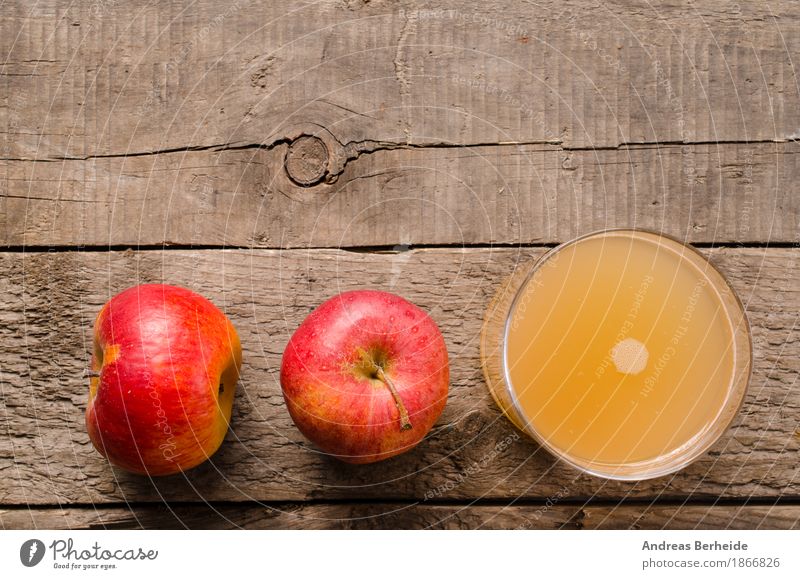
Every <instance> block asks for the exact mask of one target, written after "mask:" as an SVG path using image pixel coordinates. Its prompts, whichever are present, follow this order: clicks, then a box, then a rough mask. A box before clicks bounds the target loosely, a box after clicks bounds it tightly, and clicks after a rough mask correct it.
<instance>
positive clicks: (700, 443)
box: [501, 227, 753, 481]
mask: <svg viewBox="0 0 800 579" xmlns="http://www.w3.org/2000/svg"><path fill="white" fill-rule="evenodd" d="M614 233H621V234H624V233H630V234H633V235H632V236H631V238H632V239H637V237H636V236H637V235H642V236H643V237H642V238H639V239H643V238H644V236H653V237H655V238H658V239H663V240H666V241H669V242H672V243H674V244H676V245H677V246H678V247H681V248H684V249H689V250H690V251H691V252H692V253H693V254H694V255H695V256H696V257H699V258H700V260H702V261H701V263H705V264H707V265H708V266H710V268H711V270H712V272H714V273H715V274H716V275H717V276H719V279H720V280H721V281H722V284H724V286H725V287H726V288H727V290H728V291H727V294H728V295H729V296H731V297H732V298H733V303H732V304H727V303H726V301H725V299H724V297H723V296H722V295H721V293H720V288H719V287H718V286H719V284H718V283H717V282H715V281H714V280H713V279H712V278H710V277H709V275H708V273H707V272H703V275H704V276H705V277H706V279H707V281H708V283H709V286H710V287H712V288H713V289H714V291H715V292H716V293H717V296H718V299H719V302H720V304H721V305H722V306H723V310H724V313H725V317H726V319H727V321H728V323H729V324H730V327H731V345H730V347H731V349H733V351H734V352H733V353H734V361H733V369H732V372H731V378H730V381H729V383H728V384H727V393H726V397H725V400H724V402H723V403H722V405H721V407H720V410H719V413H718V414H717V416H716V417H715V418H714V419H713V421H711V423H709V425H708V426H707V427H706V428H705V429H703V430H700V431H698V433H697V434H696V435H695V437H694V438H692V439H690V440H689V441H688V442H686V443H684V444H683V445H681V446H679V447H677V448H676V449H674V450H672V451H670V452H669V453H665V454H662V455H660V456H657V457H655V458H651V459H646V460H641V461H635V462H630V463H620V464H615V465H609V470H603V469H602V468H593V467H590V466H587V464H585V463H582V462H581V461H580V460H578V459H576V458H575V457H574V456H572V455H570V454H569V453H567V452H565V451H562V450H559V449H558V448H556V447H555V446H553V445H552V444H550V443H549V442H548V441H547V440H546V439H545V437H544V436H542V435H541V434H539V432H538V431H537V430H536V428H534V427H533V423H532V421H531V420H529V419H527V417H526V415H525V413H524V412H523V411H522V407H521V404H520V402H519V399H518V398H517V395H516V392H515V391H514V388H513V385H512V381H511V376H510V373H509V372H510V369H509V364H508V336H509V329H510V326H511V319H512V317H513V314H514V311H515V309H516V307H517V304H518V301H519V299H520V297H521V296H522V295H523V294H524V292H525V290H526V288H527V287H528V284H529V283H530V281H531V279H532V278H533V276H534V275H535V274H536V272H537V271H539V270H540V268H541V267H542V266H543V265H544V264H545V263H547V261H548V260H549V259H551V258H552V257H553V256H554V255H556V254H558V253H560V252H561V251H562V250H564V249H566V248H568V247H571V246H573V245H575V244H576V243H579V242H581V241H583V240H585V239H588V238H594V237H603V236H606V235H609V234H614ZM684 259H685V258H684ZM731 306H732V307H733V310H732V307H731ZM734 317H735V318H738V319H736V320H734ZM739 319H740V320H741V322H743V324H738V325H737V324H735V323H734V322H735V321H736V322H738V321H739ZM742 334H743V335H744V337H746V339H747V347H746V349H745V351H744V353H745V355H746V360H744V366H742V361H741V360H739V359H738V358H739V355H738V352H737V340H740V339H741V337H742ZM501 340H502V341H501V346H502V348H501V353H502V358H501V367H502V379H503V382H504V383H505V388H506V390H507V394H508V396H509V399H510V402H511V405H512V407H513V409H514V411H515V412H516V413H517V415H518V416H519V417H520V418H522V419H524V420H523V421H522V422H523V425H524V427H523V425H520V424H517V426H518V427H520V428H521V429H522V430H523V432H525V433H526V434H527V435H528V436H530V437H531V438H533V439H534V440H535V441H536V442H537V443H538V444H539V445H540V446H542V447H543V448H545V449H546V450H547V451H548V452H549V453H550V454H551V455H553V456H554V457H555V458H557V459H558V460H559V461H561V462H563V463H565V464H567V465H569V466H570V467H572V468H575V469H577V470H579V471H581V472H584V473H587V474H590V475H593V476H596V477H600V478H604V479H609V480H619V481H638V480H648V479H653V478H658V477H661V476H665V475H668V474H672V473H675V472H677V471H679V470H681V469H683V468H685V467H686V466H688V465H689V464H691V463H692V462H694V461H696V460H697V459H698V458H700V457H701V456H703V455H704V454H705V453H706V452H707V451H708V450H709V449H710V448H711V447H712V446H713V445H714V444H715V443H716V442H717V441H718V440H719V439H720V438H721V437H722V435H723V434H724V433H725V432H726V431H727V430H728V428H730V426H731V424H732V423H733V421H734V419H735V418H736V416H737V415H738V414H739V411H740V410H741V407H742V405H743V404H744V399H745V396H746V394H747V390H748V388H749V386H750V381H751V379H752V374H753V338H752V332H751V327H750V320H749V318H748V316H747V311H746V310H745V307H744V304H743V303H742V301H741V299H740V298H739V295H738V294H737V293H736V290H735V289H734V288H733V286H732V285H731V283H730V281H729V280H728V278H727V277H726V276H725V274H724V273H722V272H721V271H720V270H719V269H718V268H717V267H716V266H715V265H714V264H713V263H712V262H711V260H709V259H708V258H707V257H706V256H705V255H703V253H701V252H700V251H699V250H698V249H697V248H696V247H693V246H692V245H691V244H689V243H687V242H684V241H681V240H680V239H678V238H677V237H675V236H673V235H670V234H666V233H660V232H656V231H652V230H649V229H644V228H634V227H614V228H607V229H600V230H597V231H592V232H589V233H584V234H582V235H579V236H577V237H574V238H572V239H570V240H568V241H565V242H563V243H560V244H558V245H557V246H555V247H552V248H550V249H549V250H548V251H547V252H545V253H544V254H543V255H541V256H540V257H539V258H538V259H536V260H535V261H534V263H533V265H532V266H531V268H530V271H528V272H527V273H526V274H525V276H524V279H523V281H522V283H521V284H520V286H519V287H518V288H517V290H516V292H515V294H514V297H513V299H512V300H511V303H510V305H509V308H508V312H506V315H505V320H504V321H503V330H502V334H501ZM512 422H514V423H515V424H516V421H513V420H512ZM670 458H671V460H665V459H670ZM585 462H588V463H591V461H585ZM612 469H613V470H619V471H623V472H612ZM637 469H639V470H637Z"/></svg>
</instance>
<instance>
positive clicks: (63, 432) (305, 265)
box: [0, 248, 800, 505]
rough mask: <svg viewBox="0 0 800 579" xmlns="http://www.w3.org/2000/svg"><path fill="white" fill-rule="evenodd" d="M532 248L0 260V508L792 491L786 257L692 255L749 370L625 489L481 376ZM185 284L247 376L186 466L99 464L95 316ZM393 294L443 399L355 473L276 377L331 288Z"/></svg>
mask: <svg viewBox="0 0 800 579" xmlns="http://www.w3.org/2000/svg"><path fill="white" fill-rule="evenodd" d="M542 251H543V250H541V249H529V250H516V249H508V248H506V249H485V250H449V249H438V250H433V249H431V250H417V251H408V252H403V253H397V254H377V253H359V252H352V251H335V250H313V251H302V250H297V251H272V250H256V251H247V250H236V251H234V250H228V251H217V250H215V251H182V250H181V251H177V250H173V251H163V252H161V251H145V252H138V253H137V252H133V251H125V252H99V253H93V252H77V253H76V252H58V253H46V252H45V253H33V254H31V253H6V254H0V267H2V269H3V271H5V272H7V273H6V275H5V276H4V277H3V278H2V279H0V342H2V343H3V344H8V345H9V346H13V347H7V348H4V350H3V352H2V354H0V396H2V399H3V417H2V418H3V425H4V428H5V433H4V436H2V437H0V459H2V460H0V469H2V471H3V477H2V479H0V504H6V505H12V504H18V505H25V504H51V505H53V504H59V505H60V504H65V503H66V504H69V503H83V504H95V503H108V502H112V503H113V502H120V501H122V500H129V501H142V502H149V501H158V502H160V501H162V500H171V501H248V500H265V501H266V500H268V501H303V500H308V499H333V498H337V499H353V498H356V497H360V498H369V499H374V500H383V501H391V500H392V499H396V498H404V499H411V500H418V501H423V502H426V501H431V500H439V499H442V498H445V499H464V500H467V499H476V498H506V499H508V498H517V497H528V498H540V499H546V498H549V497H555V496H561V497H564V496H568V497H605V498H623V497H639V498H643V497H646V498H654V499H658V498H675V497H685V496H691V497H695V498H697V497H701V498H702V497H708V498H716V497H740V498H741V497H753V496H762V497H784V498H787V497H789V498H798V497H800V481H798V477H797V474H798V467H797V460H796V457H797V451H798V450H800V435H799V434H798V430H797V411H798V408H800V391H798V389H797V376H798V373H799V372H800V362H799V360H800V356H798V352H797V348H798V344H800V340H798V329H797V319H798V311H800V284H798V280H799V279H800V251H798V250H797V249H789V248H785V249H778V248H766V249H758V248H749V249H748V248H722V249H714V250H706V253H707V254H708V255H710V256H711V258H712V259H713V260H714V261H715V262H716V263H717V264H718V265H719V267H720V268H721V269H722V270H723V271H724V272H725V273H727V275H728V276H729V277H730V279H731V281H732V283H733V285H734V286H735V288H736V289H737V290H738V292H739V294H740V296H741V298H742V300H743V301H744V303H745V304H746V306H747V309H748V313H749V316H750V320H751V323H752V325H753V339H754V348H755V355H754V361H755V372H754V376H753V380H752V383H751V388H750V390H749V393H748V396H747V399H746V402H745V405H744V407H743V410H742V412H741V414H740V415H739V416H738V418H737V420H736V422H735V424H734V426H733V427H732V428H731V430H730V431H729V432H728V433H727V434H726V435H725V436H724V437H723V439H721V440H720V441H719V442H718V443H717V444H716V445H715V446H714V447H713V449H712V451H711V452H710V453H709V454H708V455H707V456H705V457H703V458H702V459H701V460H699V461H698V462H696V463H695V464H693V465H692V466H690V467H688V468H687V469H685V470H683V471H681V472H680V473H678V474H676V475H674V476H671V477H665V478H661V479H656V480H654V481H645V482H640V483H635V484H628V483H618V482H606V481H602V480H599V479H593V478H590V477H587V476H577V475H576V474H575V473H574V472H573V471H572V470H570V469H569V468H567V467H565V466H563V465H560V464H557V463H555V462H554V460H553V459H552V458H551V457H550V456H549V455H547V453H545V452H544V451H542V450H541V449H539V448H537V447H536V445H535V444H534V443H533V442H530V441H528V440H526V439H524V438H520V437H518V436H517V434H516V432H515V430H514V429H513V427H512V426H511V425H510V423H508V421H506V420H505V419H504V418H502V417H501V416H500V414H499V412H498V410H497V409H496V408H495V407H494V405H493V404H492V402H491V401H490V396H489V394H488V392H487V390H486V387H485V386H484V383H483V378H482V375H481V371H480V365H479V364H480V363H479V355H478V335H479V331H480V327H481V321H482V316H483V312H484V309H485V307H486V305H487V303H488V301H489V300H490V298H491V296H492V295H493V293H494V292H495V291H496V289H497V288H498V287H499V285H500V283H501V281H502V280H503V279H504V278H505V277H506V275H507V274H508V273H509V272H511V271H512V269H513V268H514V267H515V266H516V265H518V264H520V263H521V261H522V260H527V259H529V258H531V257H534V256H538V255H541V254H542ZM156 281H159V282H160V281H165V282H169V283H178V284H181V285H185V286H188V287H191V288H193V289H195V290H197V291H200V292H201V293H203V294H204V295H207V296H208V297H209V298H210V299H212V300H214V301H215V303H217V304H218V305H220V307H222V308H224V310H225V311H226V312H227V313H228V315H229V316H230V317H231V318H232V320H233V321H234V323H235V325H236V326H237V328H238V329H239V331H240V335H241V337H242V342H243V344H244V349H245V361H246V362H245V369H244V374H243V377H242V381H241V385H240V390H239V393H238V394H237V400H236V404H235V412H234V417H233V422H232V429H231V432H230V433H229V435H228V437H227V440H226V442H225V444H224V445H223V447H222V448H221V450H220V451H219V452H218V453H217V454H216V455H215V456H214V457H213V460H212V461H211V462H208V463H206V464H204V465H202V466H200V467H198V468H197V469H194V470H192V471H190V472H188V473H186V474H185V475H181V476H175V477H170V478H166V479H159V480H155V481H151V480H148V479H147V478H142V477H137V476H132V475H128V474H126V473H123V472H120V471H116V470H112V469H111V468H109V466H108V465H107V464H106V463H105V462H104V461H103V459H102V458H101V457H100V456H99V455H98V454H97V453H96V452H95V451H94V450H93V449H92V447H91V444H90V443H89V440H88V437H87V435H86V432H85V429H84V424H83V412H84V408H85V400H86V395H87V384H86V383H85V382H86V381H85V379H84V378H82V372H83V369H84V368H85V366H86V363H87V361H88V359H89V351H90V344H91V325H92V322H93V318H94V316H95V314H96V312H97V311H98V309H99V308H100V306H101V305H102V303H104V302H105V301H106V300H107V299H108V298H109V297H110V296H111V295H112V294H114V293H116V292H117V291H119V290H121V289H123V288H124V287H127V286H130V285H132V284H135V283H142V282H156ZM356 287H373V288H381V289H385V290H389V291H395V292H397V293H400V294H402V295H404V296H406V297H407V298H408V299H410V300H412V301H414V302H415V303H418V304H419V305H420V306H421V307H424V308H425V309H426V310H428V311H430V312H431V314H432V316H433V317H434V319H435V320H436V321H437V322H438V323H439V324H440V327H441V328H442V331H443V333H444V335H445V339H446V341H447V344H448V348H449V352H450V356H451V369H452V373H451V375H452V383H451V384H452V387H451V395H450V399H449V401H448V405H447V408H446V409H445V412H444V414H443V415H442V418H441V419H440V421H439V424H438V425H437V426H436V427H435V429H434V430H433V431H432V432H431V434H430V436H429V437H428V438H427V439H426V440H425V441H424V442H423V444H422V445H421V446H420V447H419V448H418V449H416V450H414V451H413V452H410V453H407V454H405V455H403V456H401V457H397V458H395V459H392V460H389V461H386V462H383V463H379V464H377V465H373V466H361V467H354V466H351V465H344V464H340V463H338V462H336V461H334V460H332V459H329V458H327V457H325V456H321V455H320V454H319V453H318V452H317V451H316V450H315V449H314V448H313V447H312V446H311V445H310V444H309V443H308V442H307V441H305V440H304V439H303V437H302V436H301V435H300V434H299V432H298V431H297V430H296V429H295V428H294V426H293V424H292V423H291V420H290V418H289V416H288V413H287V412H286V410H285V407H284V404H283V399H282V396H281V392H280V386H279V383H278V376H277V371H278V367H279V362H280V356H281V354H282V350H283V348H284V346H285V344H286V341H287V340H288V337H289V336H290V334H291V332H292V331H293V329H294V328H295V327H296V325H297V324H298V323H299V322H300V321H301V320H302V319H303V318H304V317H305V315H306V314H307V313H308V312H309V311H310V310H311V309H312V308H313V307H315V306H316V305H318V304H319V303H320V302H321V301H323V300H324V299H325V298H326V297H328V296H329V295H331V294H332V293H335V292H338V291H340V290H344V289H350V288H356Z"/></svg>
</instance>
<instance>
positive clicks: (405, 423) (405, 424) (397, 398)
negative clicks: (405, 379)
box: [375, 364, 411, 430]
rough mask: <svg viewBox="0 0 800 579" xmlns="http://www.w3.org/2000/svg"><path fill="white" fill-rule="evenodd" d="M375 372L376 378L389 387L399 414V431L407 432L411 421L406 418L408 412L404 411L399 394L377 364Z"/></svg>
mask: <svg viewBox="0 0 800 579" xmlns="http://www.w3.org/2000/svg"><path fill="white" fill-rule="evenodd" d="M375 371H376V372H377V374H378V378H380V379H381V381H382V382H383V383H384V384H386V386H388V387H389V392H391V393H392V398H394V404H395V406H397V411H398V412H399V413H400V430H409V429H410V428H411V420H409V418H408V410H406V407H405V405H404V404H403V401H402V400H401V399H400V394H398V392H397V388H395V387H394V383H393V382H392V381H391V380H389V377H388V376H387V375H386V372H384V371H383V368H381V367H380V366H379V365H378V364H375Z"/></svg>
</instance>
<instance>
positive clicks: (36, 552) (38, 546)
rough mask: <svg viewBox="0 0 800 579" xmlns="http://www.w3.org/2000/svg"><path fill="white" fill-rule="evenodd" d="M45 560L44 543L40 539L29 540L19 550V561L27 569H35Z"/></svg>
mask: <svg viewBox="0 0 800 579" xmlns="http://www.w3.org/2000/svg"><path fill="white" fill-rule="evenodd" d="M43 558H44V543H42V542H41V541H40V540H39V539H28V540H27V541H25V542H24V543H22V547H20V548H19V560H20V561H22V564H23V565H25V566H26V567H35V566H36V565H38V564H39V563H40V562H41V561H42V559H43Z"/></svg>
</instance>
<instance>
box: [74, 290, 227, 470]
mask: <svg viewBox="0 0 800 579" xmlns="http://www.w3.org/2000/svg"><path fill="white" fill-rule="evenodd" d="M241 362H242V349H241V346H240V344H239V337H238V336H237V334H236V330H235V329H234V327H233V324H231V322H230V321H229V320H228V318H227V317H225V314H223V313H222V312H221V311H220V310H219V309H217V307H216V306H214V304H212V303H211V302H210V301H208V300H207V299H205V298H204V297H202V296H200V295H197V294H196V293H194V292H191V291H189V290H187V289H184V288H180V287H175V286H169V285H156V284H152V285H149V284H148V285H140V286H136V287H132V288H130V289H127V290H125V291H123V292H122V293H120V294H118V295H116V296H114V297H113V298H112V299H111V300H109V301H108V302H107V303H106V304H105V305H104V306H103V308H102V309H101V310H100V313H99V314H98V315H97V319H96V320H95V324H94V353H93V355H92V372H91V384H90V390H89V405H88V407H87V408H86V427H87V428H88V430H89V437H90V438H91V440H92V443H93V444H94V446H95V448H97V450H98V451H100V453H101V454H103V455H104V456H106V457H107V458H108V460H109V461H110V462H111V463H112V464H115V465H117V466H119V467H122V468H124V469H126V470H129V471H132V472H136V473H141V474H149V475H167V474H173V473H176V472H181V471H183V470H186V469H189V468H192V467H193V466H196V465H198V464H200V463H201V462H203V461H205V460H206V459H207V458H208V457H210V456H211V455H212V454H214V452H216V450H217V449H218V448H219V446H220V444H221V443H222V439H223V438H224V437H225V433H226V432H227V430H228V422H229V421H230V417H231V409H232V407H233V395H234V391H235V389H236V381H237V379H238V377H239V369H240V367H241Z"/></svg>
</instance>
